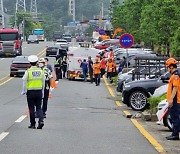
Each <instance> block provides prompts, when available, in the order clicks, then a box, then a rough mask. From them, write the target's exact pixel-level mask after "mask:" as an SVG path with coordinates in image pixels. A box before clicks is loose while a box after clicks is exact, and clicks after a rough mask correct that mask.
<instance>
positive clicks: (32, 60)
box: [28, 55, 38, 63]
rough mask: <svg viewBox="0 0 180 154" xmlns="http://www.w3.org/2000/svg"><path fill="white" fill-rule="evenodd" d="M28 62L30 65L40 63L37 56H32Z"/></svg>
mask: <svg viewBox="0 0 180 154" xmlns="http://www.w3.org/2000/svg"><path fill="white" fill-rule="evenodd" d="M28 61H29V62H30V63H35V62H37V61H38V57H37V56H36V55H30V56H29V57H28Z"/></svg>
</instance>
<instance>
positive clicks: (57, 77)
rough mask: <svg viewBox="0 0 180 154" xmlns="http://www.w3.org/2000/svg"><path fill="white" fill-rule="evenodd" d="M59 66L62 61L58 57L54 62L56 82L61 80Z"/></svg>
mask: <svg viewBox="0 0 180 154" xmlns="http://www.w3.org/2000/svg"><path fill="white" fill-rule="evenodd" d="M61 64H62V59H61V57H59V58H58V59H56V61H55V62H54V70H55V72H56V81H58V80H59V79H62V72H61Z"/></svg>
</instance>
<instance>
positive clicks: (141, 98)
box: [129, 90, 147, 111]
mask: <svg viewBox="0 0 180 154" xmlns="http://www.w3.org/2000/svg"><path fill="white" fill-rule="evenodd" d="M129 103H130V106H131V108H132V109H133V110H135V111H143V110H145V108H146V106H147V95H146V94H145V93H144V92H143V91H139V90H137V91H134V92H132V94H131V95H130V97H129Z"/></svg>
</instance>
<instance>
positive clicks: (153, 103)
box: [148, 94, 166, 115]
mask: <svg viewBox="0 0 180 154" xmlns="http://www.w3.org/2000/svg"><path fill="white" fill-rule="evenodd" d="M164 99H166V94H164V95H162V96H159V97H150V98H148V102H149V104H150V109H148V112H149V113H150V114H151V115H152V114H155V113H156V112H157V110H158V109H157V107H158V104H159V103H160V102H161V101H162V100H164Z"/></svg>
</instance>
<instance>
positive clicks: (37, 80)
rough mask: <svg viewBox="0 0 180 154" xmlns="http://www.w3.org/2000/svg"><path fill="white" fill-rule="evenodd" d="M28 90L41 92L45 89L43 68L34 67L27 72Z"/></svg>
mask: <svg viewBox="0 0 180 154" xmlns="http://www.w3.org/2000/svg"><path fill="white" fill-rule="evenodd" d="M27 72H28V78H27V85H26V88H27V90H41V89H42V87H43V78H44V71H43V70H42V69H41V68H38V67H33V68H29V69H28V70H27Z"/></svg>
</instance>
